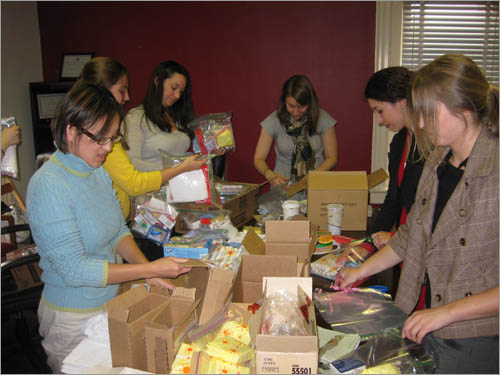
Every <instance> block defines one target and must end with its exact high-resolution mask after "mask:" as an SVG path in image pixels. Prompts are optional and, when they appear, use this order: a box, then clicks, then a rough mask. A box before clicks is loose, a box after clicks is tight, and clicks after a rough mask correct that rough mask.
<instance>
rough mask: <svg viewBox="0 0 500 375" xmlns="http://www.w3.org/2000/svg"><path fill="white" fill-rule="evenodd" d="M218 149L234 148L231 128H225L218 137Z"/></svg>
mask: <svg viewBox="0 0 500 375" xmlns="http://www.w3.org/2000/svg"><path fill="white" fill-rule="evenodd" d="M216 143H217V148H224V147H231V146H233V136H232V132H231V130H230V129H229V128H227V127H226V128H225V129H224V130H222V131H221V132H220V133H218V134H217V136H216Z"/></svg>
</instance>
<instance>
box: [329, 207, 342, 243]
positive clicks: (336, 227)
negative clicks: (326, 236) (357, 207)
mask: <svg viewBox="0 0 500 375" xmlns="http://www.w3.org/2000/svg"><path fill="white" fill-rule="evenodd" d="M326 209H327V210H328V230H329V231H330V233H331V234H333V235H339V234H340V232H341V230H342V217H343V216H344V206H343V205H341V204H339V203H330V204H328V205H327V206H326Z"/></svg>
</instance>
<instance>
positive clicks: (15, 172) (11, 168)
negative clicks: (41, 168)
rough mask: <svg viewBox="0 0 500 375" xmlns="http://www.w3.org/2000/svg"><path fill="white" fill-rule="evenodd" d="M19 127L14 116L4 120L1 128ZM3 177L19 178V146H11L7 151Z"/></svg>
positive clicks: (4, 157) (4, 159) (4, 158)
mask: <svg viewBox="0 0 500 375" xmlns="http://www.w3.org/2000/svg"><path fill="white" fill-rule="evenodd" d="M15 125H17V122H16V119H15V118H14V117H12V116H10V117H5V118H2V120H1V127H2V130H3V129H4V128H10V127H11V126H15ZM2 175H4V176H9V177H11V178H19V164H18V162H17V145H10V146H9V147H7V150H5V154H4V156H3V158H2Z"/></svg>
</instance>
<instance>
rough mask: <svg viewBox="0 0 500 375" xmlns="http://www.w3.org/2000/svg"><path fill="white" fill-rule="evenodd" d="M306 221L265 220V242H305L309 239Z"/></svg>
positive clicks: (308, 224) (307, 222)
mask: <svg viewBox="0 0 500 375" xmlns="http://www.w3.org/2000/svg"><path fill="white" fill-rule="evenodd" d="M310 225H311V224H310V222H309V221H308V220H287V221H283V220H267V221H266V223H265V226H266V242H294V243H295V242H307V243H309V239H310V232H309V231H310Z"/></svg>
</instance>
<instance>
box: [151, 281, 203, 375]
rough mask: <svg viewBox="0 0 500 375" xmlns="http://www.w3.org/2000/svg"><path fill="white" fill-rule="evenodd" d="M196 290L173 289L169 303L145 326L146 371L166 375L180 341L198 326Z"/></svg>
mask: <svg viewBox="0 0 500 375" xmlns="http://www.w3.org/2000/svg"><path fill="white" fill-rule="evenodd" d="M195 295H196V290H195V289H185V288H176V289H174V291H173V293H172V298H171V300H170V302H169V303H167V304H166V306H165V307H163V309H162V310H161V311H160V312H159V313H158V315H157V316H156V317H155V318H153V319H152V320H151V321H146V323H145V340H146V357H147V369H148V371H150V372H152V373H158V374H167V373H169V372H170V368H171V366H172V363H173V361H174V355H175V353H176V352H177V350H178V348H179V347H180V344H181V343H182V339H183V338H184V336H185V335H186V333H187V331H189V329H191V328H192V327H193V326H194V325H195V324H196V323H197V316H196V307H197V305H198V303H199V302H200V301H199V300H196V301H195Z"/></svg>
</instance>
